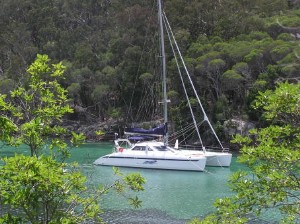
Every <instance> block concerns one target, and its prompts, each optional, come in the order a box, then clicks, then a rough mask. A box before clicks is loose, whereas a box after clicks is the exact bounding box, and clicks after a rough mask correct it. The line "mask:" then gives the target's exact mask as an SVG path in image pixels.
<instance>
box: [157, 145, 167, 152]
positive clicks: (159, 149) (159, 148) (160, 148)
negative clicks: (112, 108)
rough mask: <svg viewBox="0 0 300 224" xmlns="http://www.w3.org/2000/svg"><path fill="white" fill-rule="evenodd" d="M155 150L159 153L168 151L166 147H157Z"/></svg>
mask: <svg viewBox="0 0 300 224" xmlns="http://www.w3.org/2000/svg"><path fill="white" fill-rule="evenodd" d="M155 149H157V150H158V151H168V148H167V146H165V145H162V146H155Z"/></svg>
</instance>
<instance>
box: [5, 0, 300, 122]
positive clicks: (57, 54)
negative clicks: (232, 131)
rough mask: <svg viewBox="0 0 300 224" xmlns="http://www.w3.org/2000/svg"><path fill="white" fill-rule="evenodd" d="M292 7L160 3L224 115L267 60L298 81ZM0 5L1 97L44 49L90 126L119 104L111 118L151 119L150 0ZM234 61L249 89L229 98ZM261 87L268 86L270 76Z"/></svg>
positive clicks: (239, 102) (153, 47)
mask: <svg viewBox="0 0 300 224" xmlns="http://www.w3.org/2000/svg"><path fill="white" fill-rule="evenodd" d="M298 5H299V4H296V3H295V1H293V2H291V1H286V0H276V1H270V0H259V1H258V0H252V1H238V0H225V1H222V2H219V1H210V0H203V1H192V0H186V1H183V0H174V1H172V2H171V1H165V2H164V9H165V12H166V15H167V16H168V19H169V21H170V24H171V26H172V28H173V31H174V34H175V35H176V38H177V41H178V43H179V47H180V49H181V51H182V52H183V55H184V57H185V60H186V61H189V62H190V63H188V67H189V70H190V72H191V75H192V76H193V77H194V80H195V84H196V87H197V89H198V90H199V92H200V94H199V95H200V96H205V98H206V100H207V101H209V102H211V104H212V107H209V108H213V104H215V103H216V102H218V100H219V97H221V96H225V97H226V98H227V100H228V101H229V102H231V103H230V104H229V105H228V106H229V107H230V111H232V112H231V113H229V114H228V115H227V116H229V117H226V119H228V118H230V117H232V116H234V115H236V114H234V111H236V108H241V109H242V110H247V109H248V105H245V102H249V101H251V99H250V100H249V99H248V95H247V93H248V92H249V91H252V86H253V85H254V83H255V82H256V81H257V79H258V77H259V75H260V74H262V73H265V72H266V71H267V67H268V66H269V65H273V66H276V67H277V68H278V77H282V78H284V79H285V78H288V79H290V78H294V77H297V71H298V70H299V68H298V67H299V66H298V65H299V63H298V59H297V57H296V56H295V52H294V50H296V48H299V47H298V45H299V43H298V42H299V41H298V40H297V38H296V34H294V31H296V30H297V27H298V26H299V11H297V9H298ZM2 6H3V10H2V13H1V15H0V21H1V22H0V27H1V30H2V32H1V35H0V36H1V37H0V38H1V40H2V41H1V43H0V46H1V47H0V86H1V87H3V85H4V84H5V83H7V84H8V85H7V86H5V87H4V88H1V89H0V92H1V93H2V94H8V92H9V90H10V89H11V88H12V86H14V85H16V84H18V83H24V82H25V80H26V76H24V72H23V71H24V69H25V68H26V67H28V65H29V63H30V62H31V61H32V60H33V59H34V57H35V55H36V53H37V52H43V53H45V54H48V55H49V56H50V57H51V58H55V59H56V60H59V61H64V62H65V63H64V64H68V68H67V70H66V73H67V75H66V76H65V79H64V80H59V83H60V84H62V85H63V87H65V88H66V89H68V90H69V93H70V96H71V97H72V98H73V100H74V104H76V105H78V106H80V107H82V108H87V112H89V113H87V114H92V115H94V116H91V119H90V120H91V122H94V119H95V118H96V119H97V118H100V119H102V120H104V119H107V118H110V116H111V114H112V113H110V112H109V110H111V107H117V108H121V110H120V113H117V114H116V113H113V115H114V116H118V117H117V119H118V120H120V118H123V119H124V120H125V122H131V121H132V120H133V119H140V120H151V119H154V118H156V117H157V116H158V113H159V111H160V110H158V106H157V103H153V102H152V101H155V100H156V99H158V98H159V93H156V90H157V83H158V82H159V81H160V80H158V79H159V78H158V77H159V76H158V68H157V65H158V64H159V63H158V57H157V55H158V52H159V51H158V46H157V45H158V44H157V42H158V41H157V39H156V38H157V37H158V35H157V22H156V21H157V12H156V10H155V7H156V0H153V1H143V0H141V1H119V2H117V1H104V0H101V1H88V2H84V1H79V0H72V1H71V0H64V1H54V0H49V1H40V2H36V1H34V0H26V1H22V2H21V3H20V2H18V1H9V0H2ZM15 9H17V10H15ZM289 27H291V28H289ZM291 32H293V34H292V35H291V34H290V33H291ZM166 46H168V45H166ZM166 50H167V55H168V57H167V59H168V65H169V68H171V65H172V60H173V57H172V56H171V55H172V54H171V52H170V48H168V47H167V48H166ZM239 63H245V66H246V67H247V71H246V72H247V74H241V73H240V72H238V71H236V72H238V73H239V74H241V75H243V76H247V77H244V78H247V85H242V86H241V88H244V89H245V91H243V92H241V91H239V92H238V94H237V95H239V96H238V97H237V98H235V93H232V92H231V91H224V90H226V89H228V88H227V87H228V86H227V84H224V83H221V80H220V75H221V74H224V73H225V72H226V71H228V70H235V65H236V64H239ZM246 67H243V68H246ZM172 70H173V69H172ZM150 74H151V75H152V76H151V75H150ZM168 78H170V80H169V83H168V89H169V90H171V91H172V90H173V91H174V90H175V91H178V89H179V90H181V91H182V88H179V86H180V85H181V84H180V81H179V79H178V76H177V71H175V72H174V74H173V72H172V73H170V75H169V74H168ZM267 84H268V85H271V87H273V86H274V80H271V81H270V80H269V81H268V83H267ZM106 86H109V94H107V88H106ZM223 86H224V87H225V88H223ZM137 87H139V88H137ZM140 87H142V88H140ZM98 93H100V95H102V97H100V96H98ZM178 93H179V96H180V97H179V98H178V99H177V101H176V105H175V104H173V105H170V107H174V108H176V107H178V106H179V105H180V103H181V101H184V100H185V99H184V97H182V96H184V94H182V92H179V91H178ZM150 97H152V98H154V99H155V100H152V101H151V100H150V99H148V98H150ZM251 97H252V95H251V96H250V98H251ZM156 101H158V100H156ZM146 103H147V106H145V104H146ZM170 109H171V110H172V108H170ZM128 111H130V113H129V112H128ZM75 112H76V111H75ZM208 112H212V113H213V111H208ZM128 114H129V115H130V116H128ZM140 114H142V115H143V116H141V115H140ZM74 117H76V116H74ZM214 117H217V116H214Z"/></svg>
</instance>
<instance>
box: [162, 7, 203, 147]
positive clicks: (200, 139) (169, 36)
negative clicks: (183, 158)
mask: <svg viewBox="0 0 300 224" xmlns="http://www.w3.org/2000/svg"><path fill="white" fill-rule="evenodd" d="M163 15H164V16H163V18H164V24H165V26H166V30H167V34H168V38H169V41H170V45H171V48H172V51H173V54H174V59H175V62H176V65H177V68H178V72H179V76H180V80H181V83H182V86H183V90H184V93H185V96H186V99H187V102H188V105H189V109H190V112H191V115H192V119H193V122H194V125H195V128H196V131H197V135H198V138H199V141H200V143H201V145H202V149H203V151H205V147H204V146H203V142H202V138H201V136H200V132H199V129H198V126H197V122H196V119H195V116H194V113H193V109H192V105H191V102H190V100H189V97H188V94H187V90H186V86H185V84H184V81H183V77H182V73H181V70H180V66H179V63H178V59H177V56H176V52H175V49H174V46H173V44H172V43H173V42H172V40H171V34H172V33H171V32H172V30H171V27H170V26H169V23H168V21H167V20H166V16H165V14H164V13H163ZM172 37H173V41H175V39H174V36H172Z"/></svg>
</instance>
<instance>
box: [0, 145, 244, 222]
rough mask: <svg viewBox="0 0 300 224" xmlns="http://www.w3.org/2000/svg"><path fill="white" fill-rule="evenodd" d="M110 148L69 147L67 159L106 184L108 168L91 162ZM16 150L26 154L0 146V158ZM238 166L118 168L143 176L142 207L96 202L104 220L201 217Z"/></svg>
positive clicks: (115, 200) (116, 200) (224, 192)
mask: <svg viewBox="0 0 300 224" xmlns="http://www.w3.org/2000/svg"><path fill="white" fill-rule="evenodd" d="M111 151H112V143H86V144H84V145H82V146H81V147H79V148H74V149H72V150H71V158H69V159H68V162H78V163H79V165H80V167H81V169H82V170H83V172H84V173H85V174H86V175H87V177H88V180H89V183H90V184H92V185H97V184H102V185H109V184H111V183H112V182H113V181H114V180H116V179H117V177H116V176H115V175H114V173H113V170H112V167H108V166H94V165H92V163H93V162H94V161H95V160H96V159H97V158H99V157H100V156H102V155H105V154H108V153H110V152H111ZM16 152H17V153H23V154H29V150H28V148H27V147H19V148H18V149H12V148H9V147H5V146H4V145H0V157H3V156H13V155H14V153H16ZM239 169H245V167H243V166H242V165H240V164H238V163H237V162H236V157H235V156H234V157H233V160H232V164H231V166H230V168H221V167H207V168H206V170H205V172H190V171H168V170H151V169H134V168H121V169H120V170H121V172H123V173H125V174H126V173H130V172H139V173H141V174H142V176H143V177H144V178H145V179H146V184H145V191H143V192H138V193H137V196H138V197H139V198H140V199H141V200H142V201H143V203H142V208H139V209H138V210H136V209H132V208H130V206H129V205H128V203H127V201H126V199H125V198H124V197H122V196H120V195H117V194H115V193H109V194H107V195H105V196H104V197H102V199H101V202H100V205H101V207H102V209H104V210H106V211H108V212H106V213H105V214H104V215H105V217H104V219H105V220H106V221H108V223H174V224H175V223H176V224H177V223H178V224H182V223H185V222H186V220H189V219H191V218H193V217H202V216H205V215H206V214H208V213H209V212H211V211H213V210H214V207H213V202H214V201H215V199H216V198H221V197H225V196H230V195H231V194H232V192H231V191H230V190H229V188H228V186H227V179H228V177H229V176H230V175H231V174H232V173H233V172H235V171H237V170H239ZM120 219H122V221H121V220H120ZM124 220H125V221H124ZM145 220H146V221H145Z"/></svg>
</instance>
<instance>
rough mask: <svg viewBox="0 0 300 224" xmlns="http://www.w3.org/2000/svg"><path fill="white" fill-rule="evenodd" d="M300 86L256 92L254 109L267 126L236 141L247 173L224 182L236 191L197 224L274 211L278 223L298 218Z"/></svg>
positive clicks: (232, 220)
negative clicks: (276, 212)
mask: <svg viewBox="0 0 300 224" xmlns="http://www.w3.org/2000/svg"><path fill="white" fill-rule="evenodd" d="M299 99H300V84H299V83H298V84H289V83H287V82H285V83H280V84H278V86H277V88H276V89H275V90H273V91H271V90H267V91H265V92H263V93H262V92H261V93H260V94H259V95H258V96H257V99H256V102H255V104H254V106H255V108H261V109H263V115H264V117H265V119H267V120H268V121H269V122H270V125H269V126H268V127H265V128H261V129H255V130H252V132H251V137H242V136H237V137H236V138H235V139H234V141H233V142H234V143H239V144H241V145H242V146H243V147H242V149H241V156H239V161H240V162H241V163H244V164H245V165H246V166H247V167H248V168H249V169H247V170H246V171H238V172H236V173H235V174H234V175H232V176H231V178H230V179H229V184H230V188H231V189H232V190H233V191H234V192H236V195H235V196H234V197H231V198H229V197H228V198H223V199H218V200H217V201H216V202H215V206H216V208H217V212H216V213H215V214H212V215H211V216H209V217H207V218H206V219H204V220H203V221H202V222H200V221H199V223H206V222H209V221H210V220H213V222H212V223H245V222H246V221H247V219H248V218H249V216H250V215H254V216H258V217H259V216H260V215H261V214H262V213H263V212H264V211H266V210H268V209H270V208H275V209H277V210H279V211H280V213H281V217H282V222H287V223H293V222H297V221H299V219H300V210H299V209H300V200H299V189H300V185H299V183H300V180H299V178H300V164H299V160H300V110H299Z"/></svg>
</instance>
